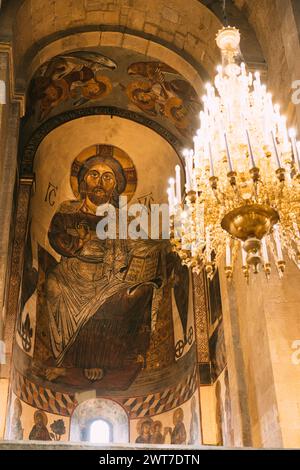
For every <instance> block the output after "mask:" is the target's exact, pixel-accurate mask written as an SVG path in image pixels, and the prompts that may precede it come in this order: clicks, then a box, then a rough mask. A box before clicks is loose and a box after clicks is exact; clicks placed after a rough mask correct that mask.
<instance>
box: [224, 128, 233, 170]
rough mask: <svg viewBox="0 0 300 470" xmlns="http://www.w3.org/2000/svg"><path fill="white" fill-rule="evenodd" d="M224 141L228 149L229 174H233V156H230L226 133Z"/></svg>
mask: <svg viewBox="0 0 300 470" xmlns="http://www.w3.org/2000/svg"><path fill="white" fill-rule="evenodd" d="M224 141H225V148H226V154H227V160H228V167H229V172H230V173H232V172H233V166H232V160H231V155H230V152H229V145H228V140H227V135H226V132H224Z"/></svg>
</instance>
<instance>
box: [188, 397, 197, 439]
mask: <svg viewBox="0 0 300 470" xmlns="http://www.w3.org/2000/svg"><path fill="white" fill-rule="evenodd" d="M188 443H189V444H190V445H195V444H199V420H198V415H197V411H196V398H195V397H193V398H192V400H191V422H190V439H189V442H188Z"/></svg>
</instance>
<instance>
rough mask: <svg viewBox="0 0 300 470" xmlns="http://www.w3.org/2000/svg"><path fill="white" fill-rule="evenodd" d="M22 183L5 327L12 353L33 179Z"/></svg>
mask: <svg viewBox="0 0 300 470" xmlns="http://www.w3.org/2000/svg"><path fill="white" fill-rule="evenodd" d="M20 183H21V184H20V187H19V196H18V202H17V210H16V215H15V231H14V240H13V245H12V257H11V267H10V282H9V287H8V296H7V313H6V322H5V328H4V338H5V344H6V352H7V354H11V353H12V345H13V339H14V338H15V335H14V331H15V327H16V318H17V312H18V305H19V296H18V292H19V291H20V285H21V279H22V272H23V260H24V244H25V238H26V231H27V224H28V208H29V201H30V195H31V187H32V179H30V178H28V179H21V182H20Z"/></svg>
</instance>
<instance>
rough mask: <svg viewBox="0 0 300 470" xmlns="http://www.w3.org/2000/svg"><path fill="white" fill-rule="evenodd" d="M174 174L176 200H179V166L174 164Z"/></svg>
mask: <svg viewBox="0 0 300 470" xmlns="http://www.w3.org/2000/svg"><path fill="white" fill-rule="evenodd" d="M175 174H176V199H177V201H179V202H180V201H181V179H180V166H179V165H176V166H175Z"/></svg>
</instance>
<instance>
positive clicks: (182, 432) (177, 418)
mask: <svg viewBox="0 0 300 470" xmlns="http://www.w3.org/2000/svg"><path fill="white" fill-rule="evenodd" d="M183 418H184V414H183V409H182V408H177V410H175V411H174V414H173V423H174V428H173V431H172V433H171V444H186V429H185V425H184V422H183Z"/></svg>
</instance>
